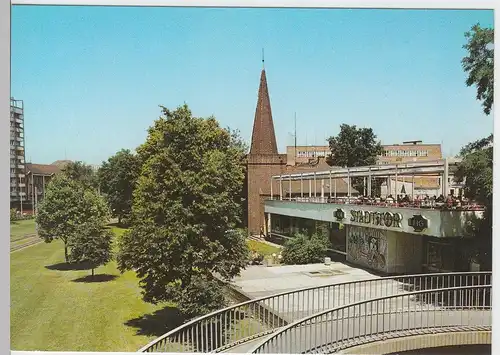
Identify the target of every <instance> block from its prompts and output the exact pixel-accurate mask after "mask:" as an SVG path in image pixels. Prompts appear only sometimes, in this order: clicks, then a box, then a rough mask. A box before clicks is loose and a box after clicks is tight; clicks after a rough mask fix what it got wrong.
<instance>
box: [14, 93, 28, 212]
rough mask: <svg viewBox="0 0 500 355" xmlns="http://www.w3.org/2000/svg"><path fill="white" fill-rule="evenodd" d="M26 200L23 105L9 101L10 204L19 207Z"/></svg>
mask: <svg viewBox="0 0 500 355" xmlns="http://www.w3.org/2000/svg"><path fill="white" fill-rule="evenodd" d="M25 199H26V175H25V150H24V103H23V101H22V100H16V99H14V98H11V99H10V202H11V207H16V208H17V207H19V206H20V205H21V204H22V202H23V200H25Z"/></svg>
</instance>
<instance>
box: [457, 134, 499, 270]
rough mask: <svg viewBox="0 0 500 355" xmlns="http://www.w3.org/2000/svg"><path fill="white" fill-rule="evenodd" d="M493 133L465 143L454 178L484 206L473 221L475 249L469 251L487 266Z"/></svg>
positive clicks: (490, 234)
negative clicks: (482, 212) (480, 214)
mask: <svg viewBox="0 0 500 355" xmlns="http://www.w3.org/2000/svg"><path fill="white" fill-rule="evenodd" d="M491 143H493V135H491V136H489V137H488V138H484V139H480V140H478V141H475V142H472V143H470V144H468V145H467V146H465V147H464V148H463V149H462V151H461V152H460V156H461V158H462V161H461V162H460V163H459V164H458V168H457V171H456V172H455V177H454V179H455V180H456V181H457V182H459V183H460V182H464V195H465V197H467V198H469V199H471V200H474V201H476V202H477V203H479V204H481V205H483V206H484V207H485V211H484V214H483V217H482V218H480V219H476V220H474V221H473V225H472V226H471V228H472V232H473V233H474V234H475V238H476V240H475V243H474V244H475V250H473V251H472V254H473V255H474V256H475V257H477V258H478V259H479V262H480V264H481V265H482V267H484V268H487V269H490V270H491V265H492V264H491V263H492V259H491V258H492V254H491V251H492V240H491V237H492V225H493V224H492V211H493V146H492V145H491Z"/></svg>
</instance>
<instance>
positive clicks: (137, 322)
mask: <svg viewBox="0 0 500 355" xmlns="http://www.w3.org/2000/svg"><path fill="white" fill-rule="evenodd" d="M184 321H185V318H184V317H183V316H182V314H181V312H180V311H179V310H178V309H177V308H175V307H168V306H167V307H165V308H162V309H159V310H157V311H155V312H153V313H150V314H144V315H143V316H141V317H138V318H134V319H130V320H128V321H126V322H125V323H124V324H125V325H126V326H129V327H132V328H136V329H137V333H136V334H137V335H146V336H155V337H159V336H161V335H163V334H165V333H167V332H169V331H170V330H172V329H175V328H177V327H178V326H180V325H182V323H183V322H184Z"/></svg>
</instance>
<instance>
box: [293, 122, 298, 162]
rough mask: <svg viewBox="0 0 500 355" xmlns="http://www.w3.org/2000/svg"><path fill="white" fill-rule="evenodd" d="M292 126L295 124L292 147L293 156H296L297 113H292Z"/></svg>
mask: <svg viewBox="0 0 500 355" xmlns="http://www.w3.org/2000/svg"><path fill="white" fill-rule="evenodd" d="M294 124H295V132H294V134H293V138H294V139H293V140H294V142H293V143H294V146H295V156H297V112H295V113H294Z"/></svg>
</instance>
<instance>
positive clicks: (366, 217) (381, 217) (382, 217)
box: [351, 210, 403, 228]
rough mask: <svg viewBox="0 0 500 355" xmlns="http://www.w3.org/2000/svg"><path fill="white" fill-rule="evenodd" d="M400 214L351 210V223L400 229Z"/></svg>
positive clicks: (401, 217)
mask: <svg viewBox="0 0 500 355" xmlns="http://www.w3.org/2000/svg"><path fill="white" fill-rule="evenodd" d="M402 220H403V216H402V215H401V213H392V212H370V211H356V210H351V222H354V223H364V224H371V225H375V226H382V227H394V228H401V221H402Z"/></svg>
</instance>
